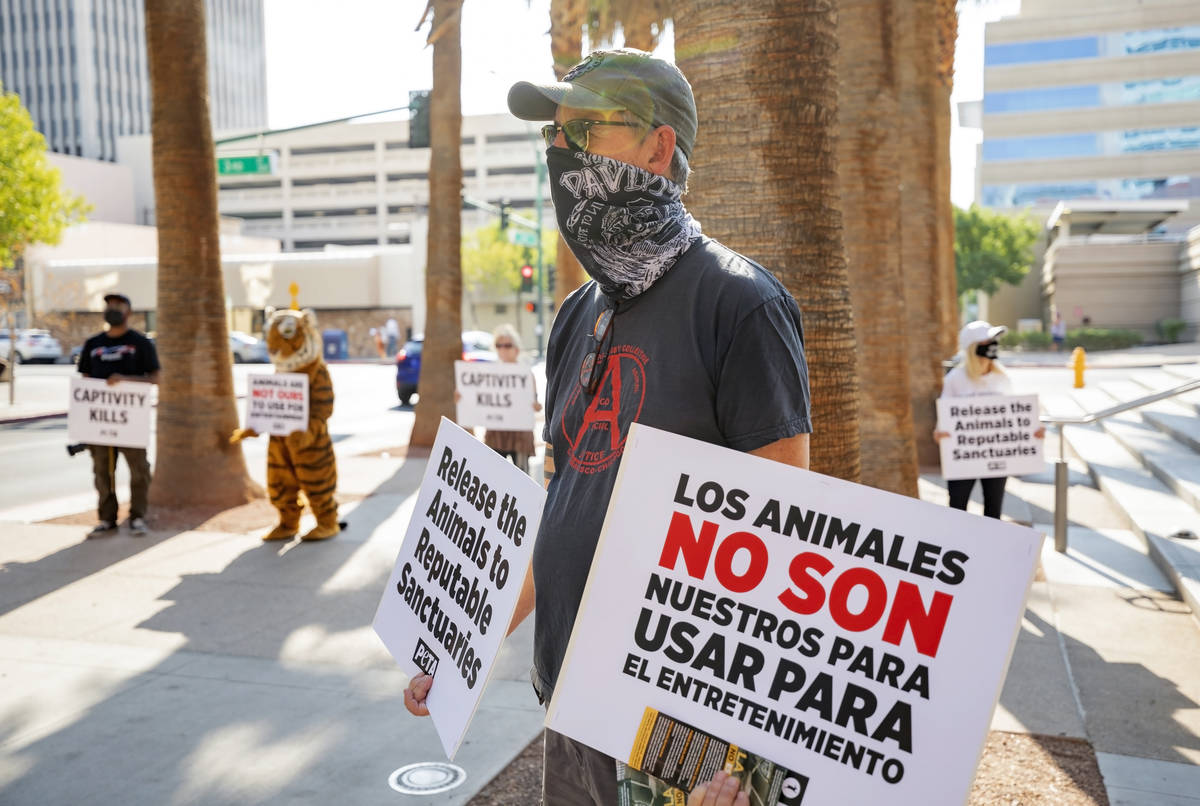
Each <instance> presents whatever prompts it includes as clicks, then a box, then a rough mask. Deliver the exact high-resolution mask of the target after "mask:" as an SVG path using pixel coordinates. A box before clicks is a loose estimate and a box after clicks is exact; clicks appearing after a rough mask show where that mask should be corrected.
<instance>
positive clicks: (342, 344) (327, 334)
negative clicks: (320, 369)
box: [321, 328, 350, 361]
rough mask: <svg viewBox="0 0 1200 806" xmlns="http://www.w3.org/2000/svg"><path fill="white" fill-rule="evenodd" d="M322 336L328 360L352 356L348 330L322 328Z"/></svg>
mask: <svg viewBox="0 0 1200 806" xmlns="http://www.w3.org/2000/svg"><path fill="white" fill-rule="evenodd" d="M321 337H322V339H323V341H324V342H325V360H326V361H338V360H345V359H347V358H349V357H350V339H349V338H348V337H347V336H346V331H344V330H337V329H335V328H330V329H328V330H322V331H321Z"/></svg>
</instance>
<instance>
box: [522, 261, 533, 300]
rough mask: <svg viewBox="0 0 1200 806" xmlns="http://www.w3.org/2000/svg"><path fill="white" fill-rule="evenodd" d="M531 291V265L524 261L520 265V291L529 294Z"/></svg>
mask: <svg viewBox="0 0 1200 806" xmlns="http://www.w3.org/2000/svg"><path fill="white" fill-rule="evenodd" d="M532 292H533V266H530V265H529V264H528V263H526V264H525V265H524V266H522V267H521V293H522V294H529V293H532Z"/></svg>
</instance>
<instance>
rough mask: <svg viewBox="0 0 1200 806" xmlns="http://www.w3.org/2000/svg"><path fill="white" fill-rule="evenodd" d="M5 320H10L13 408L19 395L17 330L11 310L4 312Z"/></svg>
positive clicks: (9, 365)
mask: <svg viewBox="0 0 1200 806" xmlns="http://www.w3.org/2000/svg"><path fill="white" fill-rule="evenodd" d="M4 318H5V319H7V320H8V405H10V406H12V405H14V403H13V400H14V399H15V397H16V394H17V330H16V328H14V327H13V314H12V311H11V310H6V311H5V312H4Z"/></svg>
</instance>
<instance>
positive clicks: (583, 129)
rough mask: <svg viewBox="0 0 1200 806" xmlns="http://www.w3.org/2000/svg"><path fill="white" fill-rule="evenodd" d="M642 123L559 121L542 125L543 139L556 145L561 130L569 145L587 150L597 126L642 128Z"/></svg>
mask: <svg viewBox="0 0 1200 806" xmlns="http://www.w3.org/2000/svg"><path fill="white" fill-rule="evenodd" d="M643 125H644V124H642V123H630V122H629V121H627V120H586V119H584V118H579V119H577V120H568V121H564V122H563V124H562V125H559V124H557V123H547V124H546V125H545V126H543V127H542V129H541V131H542V139H543V140H545V141H546V145H547V146H552V145H554V141H555V140H557V139H558V133H559V132H560V131H561V132H562V133H563V137H565V138H566V139H567V145H569V146H571V147H572V148H574V149H576V150H578V151H587V150H588V146H589V145H590V144H591V136H592V129H593V128H594V127H596V126H626V127H628V128H631V129H637V128H641V127H642V126H643Z"/></svg>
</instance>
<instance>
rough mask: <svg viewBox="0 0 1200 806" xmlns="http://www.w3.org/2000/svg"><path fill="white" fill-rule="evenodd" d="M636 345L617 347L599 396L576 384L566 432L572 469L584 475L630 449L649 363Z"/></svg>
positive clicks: (567, 408) (599, 469) (606, 465)
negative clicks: (627, 443)
mask: <svg viewBox="0 0 1200 806" xmlns="http://www.w3.org/2000/svg"><path fill="white" fill-rule="evenodd" d="M648 361H649V359H648V358H647V357H646V354H645V353H644V352H642V351H641V350H640V349H639V348H637V347H632V346H629V345H622V346H614V347H613V348H612V350H611V351H610V352H609V354H608V361H607V362H606V365H605V368H604V375H603V377H602V378H601V379H600V385H599V387H597V389H596V394H595V395H592V396H590V397H589V396H588V395H587V393H586V392H585V391H584V389H583V387H582V386H580V385H579V384H578V383H575V384H574V385H573V388H572V390H571V395H570V397H568V398H567V405H566V406H565V407H564V409H563V416H562V435H563V438H564V439H566V442H567V455H568V457H569V460H570V463H571V467H572V468H573V469H574V470H576V471H578V472H580V473H588V474H591V473H601V472H603V471H605V470H608V469H609V468H610V467H612V466H613V464H614V463H615V462H616V461H617V459H619V458H621V454H622V453H624V451H625V438H626V437H627V436H628V435H629V424H630V423H632V422H634V421H635V420H637V418H638V415H639V414H641V412H642V404H643V403H645V401H646V363H647V362H648Z"/></svg>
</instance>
